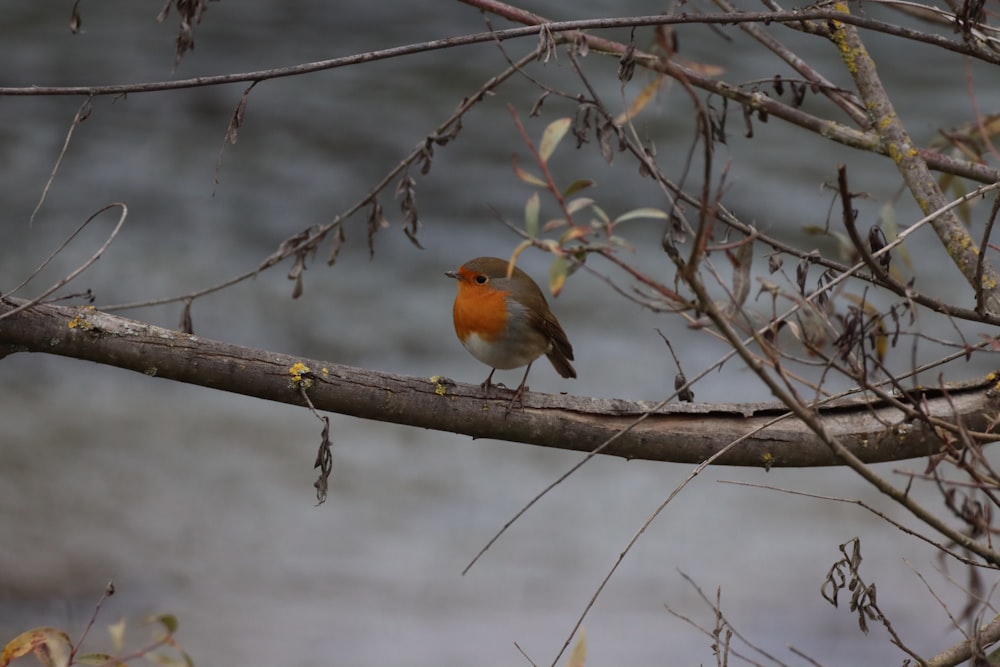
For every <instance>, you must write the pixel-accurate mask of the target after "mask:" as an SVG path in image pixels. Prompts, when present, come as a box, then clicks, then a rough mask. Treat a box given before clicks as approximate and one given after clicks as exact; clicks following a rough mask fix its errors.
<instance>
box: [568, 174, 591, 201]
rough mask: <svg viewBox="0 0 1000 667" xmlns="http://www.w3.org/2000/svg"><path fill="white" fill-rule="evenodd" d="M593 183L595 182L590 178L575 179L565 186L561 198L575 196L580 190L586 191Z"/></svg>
mask: <svg viewBox="0 0 1000 667" xmlns="http://www.w3.org/2000/svg"><path fill="white" fill-rule="evenodd" d="M595 182H596V181H594V180H593V179H590V178H580V179H577V180H575V181H573V182H572V183H570V184H569V185H567V186H566V189H565V190H563V197H570V196H572V195H575V194H576V193H577V192H579V191H580V190H586V189H587V188H589V187H591V186H593V185H594V183H595Z"/></svg>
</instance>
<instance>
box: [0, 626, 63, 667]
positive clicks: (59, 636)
mask: <svg viewBox="0 0 1000 667" xmlns="http://www.w3.org/2000/svg"><path fill="white" fill-rule="evenodd" d="M71 650H72V644H71V643H70V640H69V635H67V634H66V633H65V632H63V631H62V630H59V629H58V628H44V627H43V628H33V629H31V630H26V631H25V632H22V633H21V634H19V635H18V636H17V637H14V639H12V640H10V641H9V642H7V645H6V646H4V648H3V652H2V653H0V667H7V665H9V664H10V663H11V661H13V660H16V659H17V658H20V657H22V656H25V655H28V654H29V653H32V652H33V653H34V654H35V656H36V657H37V658H38V661H39V662H41V663H42V664H43V665H45V667H65V666H66V665H68V664H69V654H70V651H71Z"/></svg>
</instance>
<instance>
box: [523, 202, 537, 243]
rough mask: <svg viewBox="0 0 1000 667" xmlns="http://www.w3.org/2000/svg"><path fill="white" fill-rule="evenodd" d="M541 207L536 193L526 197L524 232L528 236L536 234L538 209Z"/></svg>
mask: <svg viewBox="0 0 1000 667" xmlns="http://www.w3.org/2000/svg"><path fill="white" fill-rule="evenodd" d="M540 207H541V199H540V198H539V197H538V193H537V192H536V193H534V194H533V195H531V196H530V197H528V201H526V202H525V203H524V232H525V234H527V235H528V236H538V209H539V208H540Z"/></svg>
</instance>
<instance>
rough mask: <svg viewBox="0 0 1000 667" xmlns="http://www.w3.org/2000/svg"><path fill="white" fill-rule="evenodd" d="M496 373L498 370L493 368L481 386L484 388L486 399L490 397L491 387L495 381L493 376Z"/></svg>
mask: <svg viewBox="0 0 1000 667" xmlns="http://www.w3.org/2000/svg"><path fill="white" fill-rule="evenodd" d="M496 372H497V369H495V368H491V369H490V374H489V375H487V376H486V379H485V380H483V382H482V384H480V385H479V386H480V387H482V388H483V390H484V392H485V397H486V398H489V397H490V387H492V386H493V383H492V381H493V374H494V373H496Z"/></svg>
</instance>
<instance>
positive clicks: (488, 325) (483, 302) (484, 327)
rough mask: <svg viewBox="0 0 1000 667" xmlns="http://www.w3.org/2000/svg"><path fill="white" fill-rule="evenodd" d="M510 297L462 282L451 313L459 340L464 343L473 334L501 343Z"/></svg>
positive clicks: (482, 286) (495, 290)
mask: <svg viewBox="0 0 1000 667" xmlns="http://www.w3.org/2000/svg"><path fill="white" fill-rule="evenodd" d="M507 294H508V293H507V292H504V291H501V290H497V289H493V288H492V287H487V286H484V285H477V284H475V283H469V282H466V281H464V280H460V281H459V283H458V294H457V295H456V296H455V305H454V307H453V309H452V315H453V316H454V318H455V333H456V334H458V337H459V339H461V340H463V341H464V340H465V339H466V338H468V337H469V336H470V335H471V334H477V335H478V336H479V337H480V338H482V339H483V340H485V341H488V342H492V341H496V340H498V339H500V338H501V337H502V336H503V334H504V331H506V329H507Z"/></svg>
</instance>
